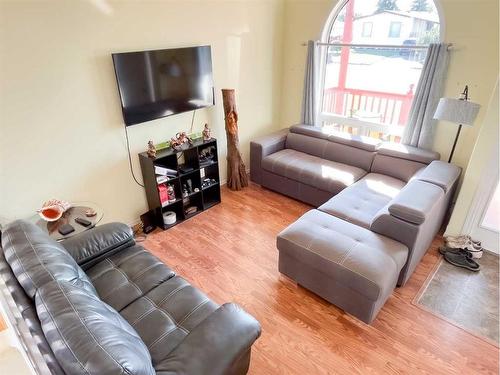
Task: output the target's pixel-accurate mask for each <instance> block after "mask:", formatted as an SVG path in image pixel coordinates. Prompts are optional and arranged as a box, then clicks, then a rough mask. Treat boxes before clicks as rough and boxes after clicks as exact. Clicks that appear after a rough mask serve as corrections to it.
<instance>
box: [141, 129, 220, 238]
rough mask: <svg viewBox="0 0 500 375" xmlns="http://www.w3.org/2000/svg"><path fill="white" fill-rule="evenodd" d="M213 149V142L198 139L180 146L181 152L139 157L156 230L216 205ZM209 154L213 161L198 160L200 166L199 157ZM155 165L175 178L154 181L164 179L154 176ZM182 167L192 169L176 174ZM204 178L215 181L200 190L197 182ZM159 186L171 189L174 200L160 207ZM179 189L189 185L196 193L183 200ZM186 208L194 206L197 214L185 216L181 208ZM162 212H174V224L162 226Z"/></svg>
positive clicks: (217, 185)
mask: <svg viewBox="0 0 500 375" xmlns="http://www.w3.org/2000/svg"><path fill="white" fill-rule="evenodd" d="M217 146H218V145H217V140H216V139H211V140H210V141H207V142H205V141H203V140H202V139H200V140H197V141H195V142H193V144H192V145H191V146H190V145H187V144H186V145H184V146H183V147H182V149H181V150H172V149H164V150H159V151H158V153H157V155H156V158H155V159H153V158H149V157H148V156H147V154H146V153H144V152H143V153H140V154H139V161H140V164H141V171H142V175H143V181H144V186H145V192H146V198H147V201H148V206H149V209H150V211H151V212H153V213H154V215H155V222H156V225H157V226H158V227H159V228H162V229H164V230H165V229H169V228H172V227H173V226H175V225H177V224H180V223H182V222H183V221H185V220H187V219H190V218H192V217H193V216H196V215H198V214H199V213H201V212H203V211H205V210H206V209H208V208H210V207H212V206H214V205H216V204H218V203H220V201H221V192H220V176H219V168H218V164H219V163H218V162H219V160H218V153H217V149H218V147H217ZM207 148H210V150H206V149H207ZM209 153H210V154H211V155H213V158H210V159H206V158H202V159H201V163H200V156H201V155H209ZM200 164H201V165H200ZM155 166H158V167H163V168H169V169H172V170H175V171H177V175H175V176H174V175H171V176H169V179H168V180H166V181H163V182H157V181H156V177H160V178H163V177H164V176H158V175H156V173H155ZM182 167H188V168H193V169H192V170H190V171H188V172H185V173H183V172H181V171H180V168H182ZM165 177H166V176H165ZM205 178H209V179H213V180H215V181H217V182H216V183H213V184H211V185H209V186H207V187H205V188H202V187H201V183H202V181H203V179H205ZM188 181H189V184H188ZM163 186H172V187H173V188H174V191H175V197H176V198H177V199H175V200H174V201H172V202H165V203H163V204H162V203H161V201H160V193H159V191H160V190H161V191H162V194H163V193H164V188H163ZM183 186H186V187H187V188H188V187H189V186H191V187H192V188H193V190H194V189H195V188H198V189H199V190H198V191H192V192H191V193H190V194H187V195H186V196H185V197H183V196H182V189H183ZM189 206H195V207H197V211H196V212H195V213H193V214H189V215H187V214H186V212H185V209H186V208H187V207H189ZM166 211H174V212H175V213H176V215H177V221H176V222H175V223H174V224H170V225H165V224H164V223H163V217H162V214H163V213H164V212H166Z"/></svg>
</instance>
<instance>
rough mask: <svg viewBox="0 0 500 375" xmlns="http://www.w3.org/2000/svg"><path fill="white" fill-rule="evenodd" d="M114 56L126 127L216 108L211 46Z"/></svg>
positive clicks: (127, 53)
mask: <svg viewBox="0 0 500 375" xmlns="http://www.w3.org/2000/svg"><path fill="white" fill-rule="evenodd" d="M112 56H113V64H114V67H115V74H116V80H117V83H118V90H119V92H120V99H121V105H122V113H123V120H124V122H125V125H126V126H130V125H135V124H139V123H141V122H146V121H150V120H154V119H157V118H161V117H165V116H171V115H175V114H177V113H182V112H187V111H192V110H195V109H199V108H203V107H208V106H212V105H214V104H215V102H214V85H213V77H212V56H211V50H210V46H200V47H188V48H175V49H163V50H154V51H142V52H125V53H114V54H113V55H112Z"/></svg>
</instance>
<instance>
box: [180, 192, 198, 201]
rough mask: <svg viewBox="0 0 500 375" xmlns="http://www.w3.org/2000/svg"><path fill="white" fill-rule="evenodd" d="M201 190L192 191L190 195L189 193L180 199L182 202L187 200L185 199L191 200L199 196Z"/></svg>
mask: <svg viewBox="0 0 500 375" xmlns="http://www.w3.org/2000/svg"><path fill="white" fill-rule="evenodd" d="M200 192H201V190H198V191H193V192H192V193H189V194H188V195H187V196H185V197H184V196H183V197H182V200H184V199H187V198H191V197H192V196H195V195H196V194H200Z"/></svg>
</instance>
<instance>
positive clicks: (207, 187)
mask: <svg viewBox="0 0 500 375" xmlns="http://www.w3.org/2000/svg"><path fill="white" fill-rule="evenodd" d="M217 185H219V183H218V182H216V183H215V184H211V185H209V186H206V187H204V188H201V190H203V191H205V190H207V189H210V188H211V187H214V186H217Z"/></svg>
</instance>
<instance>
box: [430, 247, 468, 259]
mask: <svg viewBox="0 0 500 375" xmlns="http://www.w3.org/2000/svg"><path fill="white" fill-rule="evenodd" d="M438 251H439V254H441V255H444V254H446V253H459V254H463V255H465V256H467V257H469V258H473V256H472V254H471V252H470V251H468V250H467V249H457V248H454V247H448V246H439V249H438Z"/></svg>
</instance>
